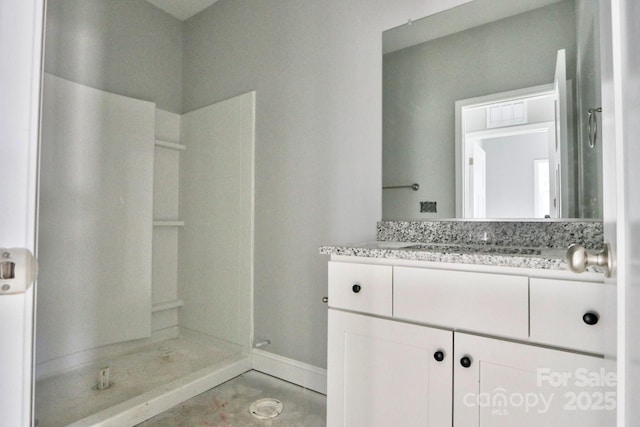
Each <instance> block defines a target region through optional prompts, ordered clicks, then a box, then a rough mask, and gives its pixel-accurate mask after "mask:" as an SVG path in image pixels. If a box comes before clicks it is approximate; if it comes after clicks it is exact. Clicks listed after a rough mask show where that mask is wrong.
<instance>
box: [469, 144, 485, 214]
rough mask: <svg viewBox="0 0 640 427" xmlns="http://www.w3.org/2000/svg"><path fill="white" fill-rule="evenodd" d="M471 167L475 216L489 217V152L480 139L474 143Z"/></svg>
mask: <svg viewBox="0 0 640 427" xmlns="http://www.w3.org/2000/svg"><path fill="white" fill-rule="evenodd" d="M469 167H470V168H471V173H470V174H469V176H470V177H471V185H470V187H471V194H472V196H471V197H472V198H473V204H472V208H473V218H486V217H487V153H486V151H484V150H483V149H482V147H481V146H480V141H474V144H473V162H472V164H471V165H470V166H469Z"/></svg>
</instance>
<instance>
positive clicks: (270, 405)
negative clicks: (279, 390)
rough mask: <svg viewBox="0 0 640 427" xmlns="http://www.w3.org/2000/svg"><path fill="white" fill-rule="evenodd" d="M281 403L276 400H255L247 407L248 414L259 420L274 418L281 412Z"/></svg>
mask: <svg viewBox="0 0 640 427" xmlns="http://www.w3.org/2000/svg"><path fill="white" fill-rule="evenodd" d="M283 407H284V405H282V402H280V401H279V400H278V399H272V398H266V399H259V400H256V401H255V402H253V403H252V404H251V406H249V412H251V415H253V416H254V417H255V418H258V419H260V420H269V419H271V418H275V417H277V416H278V415H280V413H281V412H282V408H283Z"/></svg>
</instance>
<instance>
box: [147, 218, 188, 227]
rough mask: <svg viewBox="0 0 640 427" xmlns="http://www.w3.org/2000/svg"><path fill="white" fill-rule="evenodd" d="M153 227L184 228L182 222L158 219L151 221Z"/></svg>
mask: <svg viewBox="0 0 640 427" xmlns="http://www.w3.org/2000/svg"><path fill="white" fill-rule="evenodd" d="M153 226H154V227H184V221H178V220H164V219H159V220H154V221H153Z"/></svg>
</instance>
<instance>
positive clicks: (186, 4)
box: [147, 0, 218, 21]
mask: <svg viewBox="0 0 640 427" xmlns="http://www.w3.org/2000/svg"><path fill="white" fill-rule="evenodd" d="M147 1H148V2H149V3H151V4H152V5H154V6H155V7H157V8H159V9H162V10H164V11H165V12H167V13H169V14H171V15H173V16H175V17H176V18H178V19H179V20H181V21H186V20H187V19H189V18H191V17H192V16H193V15H195V14H196V13H198V12H201V11H203V10H204V9H206V8H208V7H209V6H211V5H212V4H214V3H215V2H216V1H218V0H147Z"/></svg>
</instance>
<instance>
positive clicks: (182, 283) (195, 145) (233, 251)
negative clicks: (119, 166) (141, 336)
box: [178, 92, 255, 349]
mask: <svg viewBox="0 0 640 427" xmlns="http://www.w3.org/2000/svg"><path fill="white" fill-rule="evenodd" d="M254 122H255V92H249V93H247V94H244V95H240V96H238V97H235V98H232V99H229V100H226V101H222V102H219V103H216V104H213V105H211V106H208V107H204V108H201V109H198V110H195V111H192V112H190V113H187V114H184V115H183V116H182V123H181V125H182V142H183V143H184V144H185V145H186V146H187V149H186V150H185V152H184V157H183V159H182V164H181V168H180V169H181V179H180V216H181V217H182V219H184V222H185V225H184V227H183V229H182V230H181V233H182V234H181V235H180V239H179V251H178V253H179V263H178V283H179V286H178V292H179V298H180V299H182V300H184V307H182V308H181V309H180V320H179V324H180V326H183V327H186V328H189V329H193V330H196V331H198V332H202V333H205V334H208V335H211V336H214V337H216V338H221V339H224V340H226V341H229V342H232V343H235V344H239V345H242V346H244V347H245V348H247V349H248V348H250V347H249V346H250V338H251V327H252V324H251V322H252V295H251V292H252V281H253V151H254Z"/></svg>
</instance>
